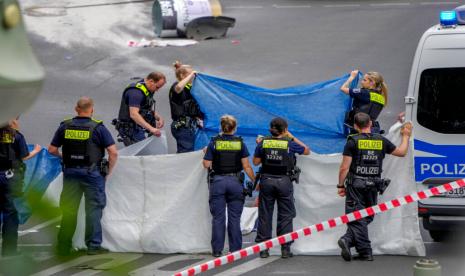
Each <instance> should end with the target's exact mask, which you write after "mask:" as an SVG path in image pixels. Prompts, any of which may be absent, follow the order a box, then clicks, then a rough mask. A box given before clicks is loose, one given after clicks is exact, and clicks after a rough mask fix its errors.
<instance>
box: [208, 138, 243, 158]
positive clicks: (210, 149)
mask: <svg viewBox="0 0 465 276" xmlns="http://www.w3.org/2000/svg"><path fill="white" fill-rule="evenodd" d="M222 137H223V139H224V140H231V139H232V138H233V137H234V136H233V135H228V134H223V135H222ZM215 153H216V149H215V142H214V141H213V138H212V139H211V140H210V143H209V144H208V146H207V152H206V153H205V156H204V157H203V159H204V160H207V161H212V160H213V155H214V154H215ZM249 155H250V154H249V150H248V149H247V146H246V145H245V144H244V141H242V146H241V158H246V157H249Z"/></svg>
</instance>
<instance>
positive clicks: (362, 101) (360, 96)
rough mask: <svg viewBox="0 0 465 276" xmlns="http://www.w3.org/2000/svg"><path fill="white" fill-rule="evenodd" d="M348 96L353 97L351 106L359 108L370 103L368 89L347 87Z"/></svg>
mask: <svg viewBox="0 0 465 276" xmlns="http://www.w3.org/2000/svg"><path fill="white" fill-rule="evenodd" d="M349 96H350V97H351V98H353V99H354V102H353V103H352V106H353V107H354V108H360V107H361V106H363V105H366V104H369V103H370V90H368V89H365V88H355V89H352V88H350V89H349Z"/></svg>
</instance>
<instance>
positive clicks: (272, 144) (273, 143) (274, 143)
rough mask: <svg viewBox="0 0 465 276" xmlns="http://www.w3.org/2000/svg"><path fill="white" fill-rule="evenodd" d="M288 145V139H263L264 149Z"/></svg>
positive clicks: (283, 147) (282, 147)
mask: <svg viewBox="0 0 465 276" xmlns="http://www.w3.org/2000/svg"><path fill="white" fill-rule="evenodd" d="M288 145H289V141H286V140H263V148H264V149H287V147H288Z"/></svg>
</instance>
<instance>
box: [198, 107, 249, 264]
mask: <svg viewBox="0 0 465 276" xmlns="http://www.w3.org/2000/svg"><path fill="white" fill-rule="evenodd" d="M236 126H237V122H236V119H235V118H234V117H233V116H230V115H224V116H222V117H221V131H222V133H221V134H220V135H218V136H216V137H213V138H212V139H211V141H210V143H209V144H208V147H207V150H206V153H205V156H204V158H203V166H204V167H205V168H207V169H210V170H213V176H212V179H211V183H209V184H210V185H209V189H210V199H209V203H210V212H211V214H212V216H213V218H212V240H211V245H212V255H213V256H214V257H219V256H221V254H222V251H223V249H224V239H225V230H226V216H225V211H226V208H227V209H228V240H229V251H230V252H234V251H237V250H240V249H241V248H242V232H241V215H242V209H243V207H244V198H245V195H244V194H243V185H242V181H243V180H244V175H243V174H242V173H241V171H242V170H244V171H245V172H246V173H247V175H248V176H249V178H250V179H251V180H252V181H254V180H255V178H254V174H253V171H252V167H251V166H250V164H249V159H248V157H249V151H248V150H247V147H246V145H245V144H244V142H243V141H242V138H241V137H238V136H234V133H235V132H236Z"/></svg>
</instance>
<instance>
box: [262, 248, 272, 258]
mask: <svg viewBox="0 0 465 276" xmlns="http://www.w3.org/2000/svg"><path fill="white" fill-rule="evenodd" d="M269 256H270V250H269V249H265V250H263V251H261V252H260V258H268V257H269Z"/></svg>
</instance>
